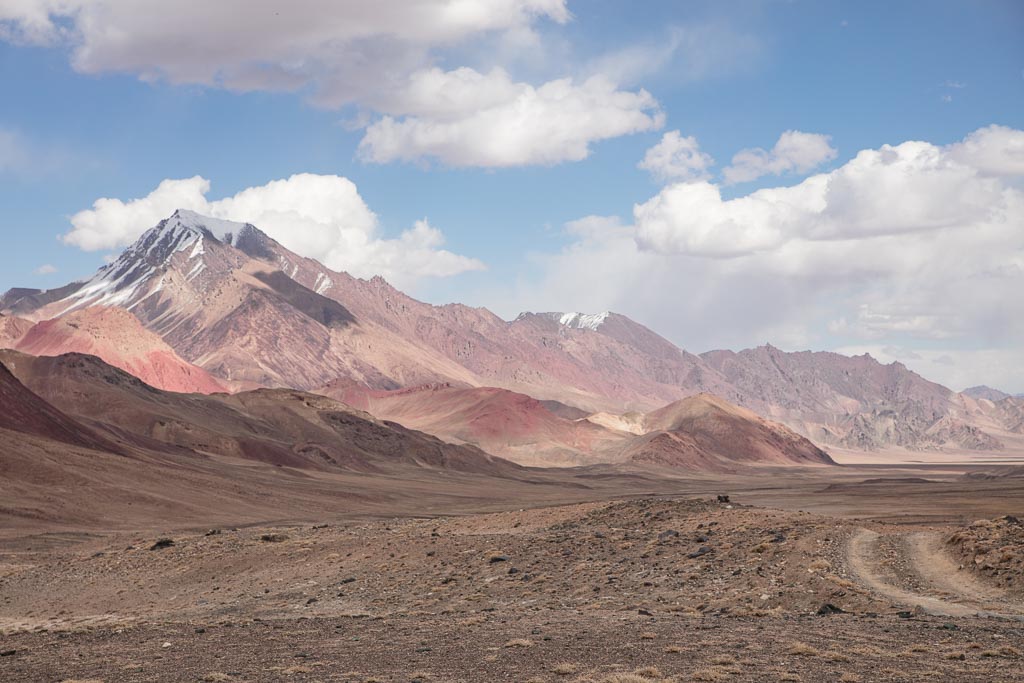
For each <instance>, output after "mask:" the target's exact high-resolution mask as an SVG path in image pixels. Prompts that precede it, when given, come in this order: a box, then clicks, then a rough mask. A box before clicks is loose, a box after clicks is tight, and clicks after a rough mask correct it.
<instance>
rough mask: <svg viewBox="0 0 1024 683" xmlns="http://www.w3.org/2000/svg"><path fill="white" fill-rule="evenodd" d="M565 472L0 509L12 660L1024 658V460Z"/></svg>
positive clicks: (837, 674)
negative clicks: (359, 502)
mask: <svg viewBox="0 0 1024 683" xmlns="http://www.w3.org/2000/svg"><path fill="white" fill-rule="evenodd" d="M838 459H840V460H842V458H838ZM949 460H955V458H950V459H949ZM965 473H966V475H965ZM550 476H551V477H552V479H553V480H554V479H559V482H558V483H556V482H555V481H553V480H552V481H549V482H547V485H541V484H535V485H534V486H532V487H531V486H523V487H520V488H516V489H514V490H513V491H510V492H502V491H498V490H495V491H491V492H489V493H487V495H483V496H481V499H479V500H475V501H474V500H459V499H458V498H457V497H456V496H451V497H449V498H447V499H446V501H447V502H444V501H442V502H439V503H437V504H436V505H432V506H431V510H432V511H431V513H430V514H426V515H424V514H421V515H417V516H409V515H408V514H407V513H403V514H399V515H396V516H394V517H386V516H382V515H380V514H379V513H377V512H374V511H370V510H367V511H364V512H360V513H357V514H344V513H340V512H339V513H331V514H323V515H321V516H313V515H310V514H308V513H306V514H302V515H301V517H297V518H294V519H287V520H286V519H276V520H275V521H269V520H268V522H266V523H263V524H252V523H251V521H248V522H247V523H246V524H244V525H239V526H233V525H231V524H230V521H229V520H228V519H224V520H222V521H223V522H224V523H223V524H219V526H217V527H216V528H201V527H195V526H193V527H192V528H170V527H166V528H164V527H160V526H146V528H144V529H140V530H125V529H117V530H104V529H94V528H91V529H89V530H87V531H82V530H77V531H76V530H74V529H71V528H65V529H50V530H47V529H45V528H32V526H31V525H27V526H25V527H24V528H20V529H8V530H7V531H5V532H4V536H3V539H2V545H0V625H2V628H3V636H2V640H0V651H2V652H0V654H2V656H0V680H3V681H54V682H56V681H72V680H74V681H103V682H104V683H119V682H126V681H277V680H282V681H350V682H352V683H368V682H369V681H380V682H387V683H391V682H400V681H401V682H412V681H423V682H437V683H440V682H442V681H506V680H507V681H523V682H526V681H531V682H535V683H541V682H545V683H555V682H557V681H566V682H576V681H579V682H583V681H587V682H590V681H607V682H608V683H650V682H653V681H662V680H670V681H807V682H811V681H846V682H854V681H865V682H867V681H908V682H909V681H922V680H936V681H986V682H988V681H1020V680H1024V526H1022V523H1021V522H1020V521H1019V520H1020V518H1022V517H1024V478H1021V477H1020V471H1019V470H1015V469H1014V468H1013V467H1012V466H1007V467H994V466H993V465H991V464H988V463H979V464H972V463H970V462H968V463H966V464H964V463H961V464H954V463H952V462H939V463H923V464H922V463H905V464H903V465H889V466H885V467H882V466H878V465H872V464H846V465H843V466H840V467H832V468H804V469H793V468H788V469H785V470H770V469H765V470H764V471H763V472H759V473H753V474H746V475H744V476H738V475H737V476H729V475H721V476H710V475H692V474H687V475H686V476H682V475H679V473H676V474H674V475H673V474H671V473H668V472H660V471H657V470H641V469H637V470H636V471H635V472H630V473H623V472H621V471H618V472H610V471H609V472H601V471H600V470H597V471H589V470H565V471H562V472H561V473H560V474H558V475H557V476H556V475H550ZM585 482H589V483H585ZM553 488H554V489H557V493H553V492H552V489H553ZM719 494H724V495H729V496H730V502H729V503H723V502H719V501H718V500H717V495H719ZM559 496H560V497H562V498H564V500H565V501H567V502H563V503H561V504H555V502H554V498H555V497H559Z"/></svg>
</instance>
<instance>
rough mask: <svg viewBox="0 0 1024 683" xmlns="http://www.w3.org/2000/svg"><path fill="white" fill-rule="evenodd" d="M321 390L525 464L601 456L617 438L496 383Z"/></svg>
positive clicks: (380, 414)
mask: <svg viewBox="0 0 1024 683" xmlns="http://www.w3.org/2000/svg"><path fill="white" fill-rule="evenodd" d="M319 393H324V394H326V395H328V396H332V397H334V398H337V399H338V400H340V401H342V402H344V403H347V404H349V405H352V406H354V407H357V408H360V409H362V410H366V411H367V412H369V413H371V414H373V415H375V416H377V417H379V418H382V419H386V420H393V421H395V422H398V423H400V424H403V425H405V426H407V427H410V428H412V429H417V430H420V431H424V432H427V433H429V434H434V435H435V436H438V437H441V438H443V439H445V440H446V441H454V442H456V443H467V444H473V445H476V446H479V447H480V448H482V449H483V450H485V451H487V452H488V453H493V454H495V455H499V456H501V457H503V458H508V459H510V460H513V461H515V462H518V463H520V464H524V465H543V466H548V467H550V466H566V465H584V464H592V463H594V462H600V461H601V459H600V458H597V457H595V453H597V452H599V451H600V450H602V449H604V448H607V447H608V446H609V445H610V444H611V443H614V442H615V441H617V440H618V438H619V435H617V434H615V433H613V432H611V431H609V430H607V429H604V428H603V427H600V426H598V425H596V424H593V423H591V422H587V421H585V420H573V419H568V418H565V417H560V416H558V415H556V414H555V413H553V412H551V411H550V410H548V408H546V407H545V406H544V405H543V404H542V403H541V402H540V401H538V400H536V399H534V398H531V397H529V396H526V395H525V394H518V393H515V392H512V391H508V390H506V389H497V388H494V387H453V386H451V385H449V384H434V385H427V386H422V387H415V388H410V389H402V390H397V391H390V392H388V391H371V390H367V389H366V388H365V387H360V386H357V385H351V384H348V385H338V384H335V385H333V386H331V387H327V388H325V389H321V390H319Z"/></svg>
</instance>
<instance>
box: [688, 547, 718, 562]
mask: <svg viewBox="0 0 1024 683" xmlns="http://www.w3.org/2000/svg"><path fill="white" fill-rule="evenodd" d="M713 552H715V551H714V549H713V548H711V547H710V546H706V545H702V546H701V547H700V548H698V549H697V550H695V551H694V552H692V553H690V554H689V555H687V557H688V558H690V559H691V560H694V559H696V558H698V557H702V556H704V555H707V554H709V553H713Z"/></svg>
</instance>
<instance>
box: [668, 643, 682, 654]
mask: <svg viewBox="0 0 1024 683" xmlns="http://www.w3.org/2000/svg"><path fill="white" fill-rule="evenodd" d="M682 651H683V648H681V647H679V646H678V645H669V646H668V647H666V648H665V652H667V653H668V654H670V655H677V654H679V653H680V652H682Z"/></svg>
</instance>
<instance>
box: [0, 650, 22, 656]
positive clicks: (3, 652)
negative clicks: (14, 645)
mask: <svg viewBox="0 0 1024 683" xmlns="http://www.w3.org/2000/svg"><path fill="white" fill-rule="evenodd" d="M16 654H18V651H17V650H0V657H13V656H14V655H16Z"/></svg>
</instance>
